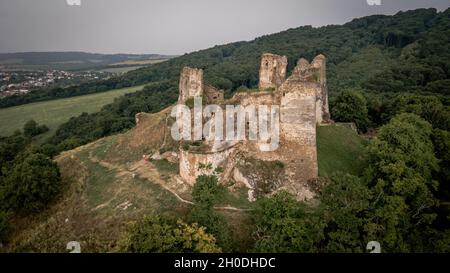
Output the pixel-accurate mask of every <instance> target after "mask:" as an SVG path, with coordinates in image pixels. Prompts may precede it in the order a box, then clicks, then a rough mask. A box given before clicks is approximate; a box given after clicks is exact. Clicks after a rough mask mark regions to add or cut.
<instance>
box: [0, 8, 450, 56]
mask: <svg viewBox="0 0 450 273" xmlns="http://www.w3.org/2000/svg"><path fill="white" fill-rule="evenodd" d="M77 1H81V5H80V6H77V5H72V6H71V5H68V3H67V2H77ZM369 1H370V0H369ZM380 1H381V3H382V5H381V6H369V5H368V4H367V0H269V1H267V0H0V52H23V51H87V52H98V53H160V54H183V53H186V52H191V51H195V50H199V49H204V48H208V47H211V46H214V45H218V44H224V43H229V42H235V41H242V40H252V39H254V38H256V37H258V36H261V35H264V34H270V33H274V32H279V31H282V30H285V29H288V28H294V27H298V26H302V25H313V26H323V25H328V24H342V23H345V22H348V21H350V20H351V19H353V18H357V17H362V16H366V15H371V14H394V13H396V12H398V11H399V10H410V9H416V8H421V7H427V8H429V7H434V8H437V9H438V10H444V9H446V8H448V7H449V6H450V1H449V0H380Z"/></svg>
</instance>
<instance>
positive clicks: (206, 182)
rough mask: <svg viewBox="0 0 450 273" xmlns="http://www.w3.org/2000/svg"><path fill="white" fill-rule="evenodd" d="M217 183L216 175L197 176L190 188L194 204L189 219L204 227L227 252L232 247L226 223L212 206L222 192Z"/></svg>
mask: <svg viewBox="0 0 450 273" xmlns="http://www.w3.org/2000/svg"><path fill="white" fill-rule="evenodd" d="M217 183H218V180H217V177H216V176H214V175H201V176H199V177H197V179H196V182H195V185H194V188H193V189H192V197H193V200H194V203H195V204H194V207H193V208H192V210H191V212H190V215H189V219H190V221H191V222H195V223H198V224H200V225H201V226H204V227H206V230H207V232H209V233H211V234H213V235H214V237H215V238H216V239H217V244H218V245H219V246H220V247H221V248H222V249H223V250H224V251H227V252H228V251H231V248H232V239H231V234H230V230H229V227H228V224H227V222H226V220H225V218H224V217H223V216H222V215H220V214H219V213H217V212H216V211H215V210H214V208H213V206H214V204H215V202H216V201H217V199H218V195H219V194H220V193H221V192H222V189H221V188H220V186H219V185H218V184H217Z"/></svg>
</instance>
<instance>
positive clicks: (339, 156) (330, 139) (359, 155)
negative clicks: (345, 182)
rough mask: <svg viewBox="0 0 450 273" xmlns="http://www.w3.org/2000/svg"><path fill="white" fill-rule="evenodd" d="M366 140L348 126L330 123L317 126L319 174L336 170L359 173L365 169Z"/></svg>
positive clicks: (326, 173)
mask: <svg viewBox="0 0 450 273" xmlns="http://www.w3.org/2000/svg"><path fill="white" fill-rule="evenodd" d="M365 145H366V140H364V139H363V138H361V137H360V136H359V135H358V134H356V132H355V131H353V130H352V129H350V128H349V127H346V126H340V125H330V126H320V127H318V128H317V157H318V163H319V175H320V176H329V175H331V174H332V173H333V172H335V171H342V172H346V173H350V174H353V175H359V174H361V172H362V171H363V170H364V167H365V166H366V162H365V159H364V146H365Z"/></svg>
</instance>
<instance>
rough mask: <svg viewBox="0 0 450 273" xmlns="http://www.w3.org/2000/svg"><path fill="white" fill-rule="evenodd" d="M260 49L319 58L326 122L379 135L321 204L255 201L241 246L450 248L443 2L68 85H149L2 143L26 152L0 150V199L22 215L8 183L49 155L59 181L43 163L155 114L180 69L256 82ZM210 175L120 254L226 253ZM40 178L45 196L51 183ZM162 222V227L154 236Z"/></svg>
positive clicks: (232, 87) (449, 33)
mask: <svg viewBox="0 0 450 273" xmlns="http://www.w3.org/2000/svg"><path fill="white" fill-rule="evenodd" d="M263 52H271V53H275V54H281V55H286V56H288V59H289V67H288V70H289V71H290V70H292V69H293V67H294V65H295V62H296V60H297V59H298V58H300V57H305V58H307V59H310V60H311V59H312V58H313V57H314V56H315V55H316V54H319V53H323V54H325V55H326V56H327V66H328V67H327V72H328V85H329V92H330V108H331V112H332V118H333V119H334V120H335V121H343V122H355V123H356V124H357V127H358V130H359V131H360V132H361V133H366V132H368V131H369V133H370V132H373V131H376V135H377V137H376V138H375V139H373V140H371V141H370V144H369V145H368V147H367V160H368V163H367V164H368V165H367V168H366V169H365V170H364V172H363V173H361V174H359V175H358V176H354V175H350V174H346V173H335V174H334V175H332V176H331V177H329V178H327V179H326V180H327V181H326V182H324V184H325V186H324V188H323V190H322V192H321V193H320V196H319V199H320V205H319V206H318V208H316V209H313V210H312V209H311V208H308V207H306V206H305V205H304V204H301V203H298V202H296V201H295V200H294V199H293V198H292V197H291V196H289V195H287V194H285V193H280V194H278V195H275V196H274V197H272V198H263V199H262V200H260V201H258V204H257V209H256V211H255V213H254V222H255V226H256V228H255V230H257V234H255V236H256V239H255V243H254V245H253V246H252V247H251V249H247V250H248V251H255V252H364V251H366V249H365V246H366V243H367V242H368V241H370V240H377V241H379V242H380V243H381V244H382V245H383V247H384V250H385V251H386V252H448V251H450V249H449V246H450V213H449V209H448V201H449V200H450V167H449V166H450V132H449V131H450V111H449V105H450V100H449V98H450V97H449V95H450V9H447V10H446V11H443V12H440V13H438V12H436V10H435V9H418V10H414V11H408V12H400V13H398V14H396V15H394V16H383V15H376V16H369V17H364V18H360V19H355V20H353V21H351V22H349V23H347V24H344V25H342V26H335V25H333V26H326V27H320V28H313V27H310V26H305V27H300V28H295V29H289V30H287V31H283V32H280V33H277V34H272V35H267V36H263V37H260V38H257V39H255V40H253V41H250V42H237V43H231V44H227V45H222V46H216V47H213V48H210V49H207V50H201V51H198V52H193V53H190V54H186V55H183V56H180V57H177V58H174V59H171V60H169V61H167V62H164V63H160V64H157V65H153V66H149V67H146V68H143V69H139V70H135V71H132V72H129V73H127V74H125V75H123V76H121V77H119V78H113V79H110V80H107V81H102V82H93V83H89V84H86V85H82V86H77V87H73V88H74V90H78V91H75V93H76V94H81V93H84V92H88V91H86V90H90V88H92V90H90V91H89V92H98V91H102V90H106V89H108V88H119V87H124V86H132V85H137V84H143V83H147V85H146V87H145V88H144V89H143V90H142V91H139V92H136V93H132V94H127V95H125V96H123V97H121V98H118V99H116V100H115V101H114V102H113V103H112V104H109V105H106V106H105V107H103V109H102V110H101V111H100V112H97V113H93V114H87V113H85V114H82V115H80V116H78V117H73V118H72V119H70V120H69V121H68V122H67V123H65V124H63V125H61V126H60V127H59V129H58V130H57V132H56V133H55V135H54V136H52V137H51V138H50V139H49V140H48V141H47V143H45V144H44V145H40V146H39V147H34V146H33V145H31V144H29V142H30V140H29V139H30V137H31V136H30V134H31V135H34V134H38V133H39V132H40V130H42V128H40V127H39V126H37V125H36V124H31V125H30V124H28V127H31V129H28V130H27V132H35V133H26V132H24V133H17V134H16V135H14V136H11V137H9V138H3V139H1V141H0V142H1V143H2V145H3V147H16V146H17V145H20V143H27V145H29V147H30V148H29V150H31V151H32V153H33V154H34V156H32V157H30V158H31V159H30V158H29V159H28V161H30V162H28V161H26V162H22V157H21V154H23V153H24V152H23V151H17V152H16V153H13V154H11V153H7V152H3V153H4V155H3V154H2V155H1V156H2V157H5V158H7V159H8V160H7V161H5V162H8V163H7V166H5V167H4V168H3V172H4V173H3V174H2V176H3V177H4V178H2V176H0V178H2V179H4V181H6V182H5V183H4V185H5V186H4V187H3V188H0V190H3V191H4V192H5V193H4V194H3V195H0V198H2V199H3V200H5V201H6V202H5V204H7V205H8V209H10V210H12V211H14V212H15V211H16V210H17V212H20V207H18V206H17V202H21V201H23V200H25V201H27V202H28V200H27V199H25V198H27V197H26V196H25V197H23V196H18V197H17V196H15V195H14V194H15V191H14V190H11V189H14V187H19V186H20V185H18V186H17V185H16V184H15V181H18V179H17V176H18V175H19V173H20V172H19V170H20V168H24V167H23V166H22V165H23V164H29V165H33V164H36V163H37V162H39V161H42V162H46V163H45V164H44V165H43V166H39V168H44V169H48V170H49V171H47V172H46V174H47V175H49V176H50V178H51V179H54V180H55V181H58V179H59V174H57V173H56V172H54V171H53V166H52V165H51V163H50V162H51V161H50V162H47V161H45V160H44V159H48V157H51V156H52V155H55V154H57V153H58V152H60V151H63V150H68V149H72V148H74V147H77V146H79V145H82V144H85V143H88V142H90V141H93V140H96V139H99V138H101V137H104V136H108V135H111V134H115V133H119V132H123V131H126V130H128V129H129V128H131V127H133V126H134V125H135V124H134V116H135V114H136V113H138V112H156V111H160V110H161V109H163V108H165V107H167V106H168V105H170V104H173V103H174V102H175V101H176V99H177V96H178V77H179V72H180V70H181V68H182V67H183V66H186V65H188V66H192V67H198V68H202V69H204V72H205V81H206V82H207V83H209V84H212V85H214V86H216V87H219V88H222V89H223V90H225V92H226V95H227V96H231V95H232V94H233V92H235V91H236V90H238V89H242V88H253V87H256V86H257V83H258V68H259V58H260V55H261V53H263ZM66 90H68V89H66ZM52 92H55V94H51V93H48V94H45V95H46V96H48V99H50V98H56V97H58V92H59V91H52ZM61 92H69V91H61ZM32 96H33V95H30V96H29V97H26V96H24V98H23V99H22V100H23V101H20V100H21V99H19V98H11V99H10V100H8V101H3V102H2V103H3V104H2V106H3V107H6V106H10V105H16V104H20V103H23V102H26V101H27V100H28V101H33V100H35V99H34V98H33V97H32ZM27 98H28V99H27ZM15 99H17V101H14V100H15ZM24 129H25V128H24ZM27 134H28V136H27ZM17 143H19V144H17ZM7 145H10V146H7ZM0 147H2V146H0ZM8 149H10V148H8ZM8 149H6V148H5V149H4V150H3V151H8ZM11 149H12V148H11ZM1 151H2V150H1V149H0V152H1ZM0 174H1V173H0ZM216 182H217V181H216V180H215V178H214V177H199V178H198V182H197V183H196V184H195V187H194V192H193V197H194V201H195V203H196V205H195V207H194V208H193V209H192V211H191V212H190V215H189V217H188V219H183V221H181V222H180V221H176V220H174V219H172V218H170V217H166V216H149V217H148V218H146V219H143V220H142V221H141V222H139V223H136V225H135V226H133V227H132V228H131V229H130V234H129V238H128V241H127V243H126V244H125V245H124V246H123V247H124V250H126V251H133V252H163V251H171V250H174V249H175V250H179V251H187V252H196V251H199V252H203V251H210V252H217V251H233V250H234V248H233V246H232V243H230V241H229V235H228V230H227V228H226V223H225V222H224V219H222V218H221V217H220V216H219V215H218V214H217V213H215V211H214V210H213V209H212V207H213V205H214V202H215V196H216V194H217V192H218V191H219V190H218V189H217V187H218V185H216ZM35 183H39V182H38V181H36V182H35ZM38 186H42V187H44V189H46V191H45V192H47V193H53V192H55V191H56V189H53V188H46V187H47V185H37V186H36V187H38ZM31 201H32V202H31ZM31 201H30V202H31V203H30V204H31V205H30V206H29V207H28V206H22V207H23V208H29V209H30V210H34V209H38V208H40V207H41V206H42V204H43V203H45V202H48V200H47V197H46V196H43V197H42V198H41V199H39V200H31ZM443 204H447V205H446V206H444V205H443ZM306 216H307V217H306ZM1 218H2V215H1V214H0V224H1ZM3 218H4V219H6V216H3ZM184 221H187V223H186V222H184ZM194 223H198V224H200V225H201V226H203V227H206V230H207V231H208V232H210V233H211V234H205V233H204V232H203V231H204V230H203V229H202V227H199V226H197V225H196V224H194ZM190 225H191V226H190ZM0 228H1V225H0ZM163 228H164V229H163ZM165 229H167V230H168V231H171V232H162V233H161V230H165ZM174 230H175V231H176V232H174ZM187 230H191V231H192V232H193V233H196V234H197V233H198V234H202V236H200V237H198V236H197V237H196V238H197V239H198V241H196V242H195V243H193V245H192V246H191V247H190V248H188V249H180V247H179V246H180V245H183V244H184V242H185V241H191V240H192V238H193V237H195V236H193V234H192V233H188V232H187ZM152 234H160V236H158V238H160V240H159V241H158V242H155V241H148V240H149V239H148V238H150V237H149V236H150V235H152ZM163 234H166V236H164V235H163ZM180 234H183V236H180Z"/></svg>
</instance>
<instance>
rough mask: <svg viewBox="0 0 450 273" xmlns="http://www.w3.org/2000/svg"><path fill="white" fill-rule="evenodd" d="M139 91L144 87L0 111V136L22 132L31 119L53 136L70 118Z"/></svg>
mask: <svg viewBox="0 0 450 273" xmlns="http://www.w3.org/2000/svg"><path fill="white" fill-rule="evenodd" d="M142 88H143V86H135V87H130V88H124V89H117V90H112V91H109V92H104V93H98V94H92V95H85V96H79V97H72V98H66V99H59V100H51V101H44V102H35V103H30V104H25V105H20V106H15V107H10V108H5V109H0V121H1V122H0V135H1V136H8V135H11V134H12V133H13V132H14V131H15V130H18V129H22V127H23V125H24V124H25V122H27V121H28V120H30V119H34V120H35V121H37V122H38V123H40V124H46V125H47V126H48V127H49V128H50V132H49V133H48V134H53V133H54V132H55V129H56V128H58V126H59V125H61V124H62V123H64V122H67V121H68V120H69V119H70V118H71V117H74V116H78V115H80V114H81V113H83V112H86V113H93V112H97V111H99V110H100V109H101V108H102V107H103V106H104V105H105V104H109V103H111V102H113V100H114V99H115V98H117V97H120V96H122V95H124V94H127V93H131V92H135V91H138V90H140V89H142Z"/></svg>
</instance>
